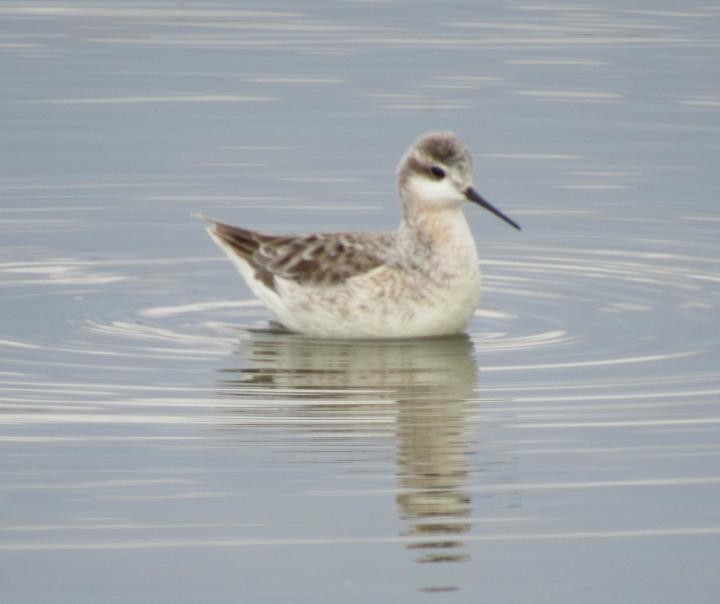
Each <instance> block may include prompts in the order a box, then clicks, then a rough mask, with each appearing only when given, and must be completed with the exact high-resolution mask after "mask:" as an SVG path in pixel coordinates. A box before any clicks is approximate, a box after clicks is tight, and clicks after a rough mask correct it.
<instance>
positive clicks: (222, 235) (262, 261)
mask: <svg viewBox="0 0 720 604" xmlns="http://www.w3.org/2000/svg"><path fill="white" fill-rule="evenodd" d="M210 228H211V231H212V233H213V234H214V235H215V236H217V237H218V238H219V239H220V240H222V242H223V243H224V244H225V245H226V246H228V247H229V248H231V249H232V250H233V251H234V252H235V253H236V254H238V255H239V256H240V257H241V258H243V260H245V261H246V262H247V263H248V264H249V265H250V266H251V267H252V268H253V270H254V271H255V277H256V278H257V279H259V280H260V281H262V283H263V284H265V285H266V286H267V287H270V288H272V289H273V290H275V289H276V277H281V278H283V279H288V280H290V281H295V282H296V283H300V284H307V285H340V284H342V283H345V282H346V281H347V280H348V279H351V278H352V277H357V276H359V275H362V274H365V273H367V272H369V271H371V270H373V269H375V268H377V267H379V266H382V265H383V264H386V263H387V258H388V254H387V251H388V249H389V248H390V246H391V235H390V234H372V235H367V234H366V235H361V234H358V233H331V234H324V235H305V236H297V237H285V236H276V235H265V234H262V233H258V232H256V231H250V230H248V229H242V228H240V227H235V226H231V225H228V224H223V223H221V222H216V221H211V227H210Z"/></svg>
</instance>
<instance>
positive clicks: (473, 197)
mask: <svg viewBox="0 0 720 604" xmlns="http://www.w3.org/2000/svg"><path fill="white" fill-rule="evenodd" d="M465 197H467V198H468V199H469V200H470V201H474V202H475V203H476V204H478V205H480V206H482V207H483V208H485V209H486V210H489V211H490V212H492V213H493V214H495V216H497V217H498V218H502V219H503V220H504V221H505V222H507V223H508V224H511V225H512V226H514V227H515V228H516V229H517V230H518V231H521V230H522V229H521V228H520V225H519V224H518V223H517V222H515V221H514V220H513V219H512V218H508V217H507V216H505V214H503V213H502V212H501V211H500V210H498V209H497V208H496V207H495V206H494V205H492V204H491V203H490V202H489V201H485V200H484V199H483V198H482V197H481V195H480V193H478V192H477V191H476V190H475V189H473V188H472V187H468V188H467V189H466V190H465Z"/></svg>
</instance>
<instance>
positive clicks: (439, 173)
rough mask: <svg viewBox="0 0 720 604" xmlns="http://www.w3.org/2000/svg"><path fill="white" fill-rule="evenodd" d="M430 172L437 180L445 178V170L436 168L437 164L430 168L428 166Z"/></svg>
mask: <svg viewBox="0 0 720 604" xmlns="http://www.w3.org/2000/svg"><path fill="white" fill-rule="evenodd" d="M430 173H431V174H432V175H433V176H434V177H435V178H437V179H439V180H442V179H443V178H445V170H443V169H442V168H438V167H437V166H433V167H432V168H430Z"/></svg>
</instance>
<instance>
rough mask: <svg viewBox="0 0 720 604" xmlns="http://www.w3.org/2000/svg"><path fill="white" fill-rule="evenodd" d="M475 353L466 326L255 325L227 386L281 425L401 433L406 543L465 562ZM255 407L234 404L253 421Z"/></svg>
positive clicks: (339, 432)
mask: <svg viewBox="0 0 720 604" xmlns="http://www.w3.org/2000/svg"><path fill="white" fill-rule="evenodd" d="M473 353H474V351H473V345H472V342H471V340H470V339H469V338H468V337H467V336H456V337H450V338H430V339H419V340H397V341H392V340H391V341H333V340H314V339H310V338H306V337H303V336H298V335H293V334H285V333H276V332H255V333H251V334H248V335H247V341H245V342H243V344H242V346H241V348H240V350H239V351H238V354H239V358H238V366H236V367H233V368H231V369H226V370H224V375H225V376H226V378H229V379H224V380H223V381H222V382H221V384H220V389H221V392H222V393H223V394H224V395H225V396H229V397H239V398H247V399H255V400H257V399H258V398H259V397H260V396H262V399H263V400H265V401H272V404H267V405H266V409H264V410H263V417H264V418H265V420H264V421H267V424H268V426H269V425H272V426H273V428H275V429H277V428H282V427H283V424H284V427H285V429H291V430H298V429H300V430H303V431H310V432H311V433H312V434H314V435H317V434H318V433H322V434H324V435H328V433H331V434H332V435H333V436H338V437H342V436H346V435H348V434H352V433H357V432H362V433H363V434H368V431H369V430H371V431H370V433H371V434H375V435H376V436H377V435H378V433H379V434H380V435H383V434H384V435H387V436H392V437H394V440H395V442H396V459H397V464H396V473H397V481H398V494H397V496H396V500H397V506H398V513H399V516H400V518H401V520H402V522H403V524H404V525H405V527H404V529H403V534H404V535H406V536H409V537H412V539H409V542H408V546H407V547H408V549H410V550H412V551H413V552H414V554H415V555H414V558H415V560H416V561H417V562H422V563H426V562H458V561H463V560H465V559H467V554H466V553H465V551H464V544H463V542H462V535H463V534H464V533H466V532H468V531H469V530H470V526H471V525H470V514H471V500H470V496H469V493H468V492H467V491H466V490H465V487H466V485H467V483H468V480H469V467H468V460H467V456H468V454H469V453H470V448H471V444H472V419H473V417H474V408H475V405H476V402H475V388H476V384H477V366H476V362H475V359H474V354H473ZM283 400H285V401H287V402H286V404H285V405H283V403H282V402H281V401H283ZM298 401H302V403H301V404H298ZM248 409H250V410H248ZM257 410H258V405H255V406H251V407H247V406H244V405H238V406H237V408H233V409H232V413H233V415H234V417H237V419H238V422H237V423H238V425H240V424H242V425H247V422H243V421H242V420H243V415H249V414H251V413H252V412H253V411H254V412H255V413H257ZM273 414H274V415H273ZM268 418H269V419H268ZM262 424H263V421H255V422H253V424H252V425H253V426H254V427H255V426H258V425H262Z"/></svg>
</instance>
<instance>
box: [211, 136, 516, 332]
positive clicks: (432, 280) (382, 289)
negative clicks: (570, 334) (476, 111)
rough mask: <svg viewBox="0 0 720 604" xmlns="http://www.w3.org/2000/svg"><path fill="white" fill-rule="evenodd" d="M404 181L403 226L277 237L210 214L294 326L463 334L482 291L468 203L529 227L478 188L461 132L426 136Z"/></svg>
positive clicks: (230, 249) (403, 167)
mask: <svg viewBox="0 0 720 604" xmlns="http://www.w3.org/2000/svg"><path fill="white" fill-rule="evenodd" d="M397 183H398V194H399V199H400V206H401V209H402V217H401V220H400V225H399V227H398V228H397V230H395V231H388V232H336V233H313V234H306V235H270V234H265V233H260V232H257V231H253V230H249V229H246V228H241V227H237V226H232V225H229V224H225V223H222V222H219V221H217V220H214V219H211V218H208V217H205V216H201V218H203V220H205V221H206V223H207V231H208V233H209V234H210V236H211V237H212V239H213V240H214V241H215V242H216V243H217V244H218V245H219V246H220V247H221V248H222V249H223V250H224V252H225V253H226V254H227V255H228V257H229V258H230V260H232V262H233V263H234V264H235V266H236V267H237V269H238V271H239V272H240V274H241V275H242V276H243V278H244V279H245V281H246V283H247V285H248V286H249V288H250V289H251V290H252V292H253V293H254V294H255V296H257V298H259V299H260V301H261V302H262V303H263V304H264V305H265V306H266V307H267V308H268V310H269V311H270V313H271V315H272V317H273V319H274V323H275V324H279V326H281V327H282V328H284V329H285V330H287V331H290V332H294V333H298V334H303V335H305V336H309V337H313V338H332V339H390V338H418V337H433V336H447V335H452V334H459V333H462V332H463V331H464V330H465V329H466V327H467V325H468V324H469V322H470V319H471V318H472V315H473V313H474V311H475V309H476V307H477V304H478V302H479V298H480V291H481V273H480V264H479V260H478V254H477V249H476V245H475V240H474V238H473V235H472V232H471V230H470V227H469V225H468V223H467V221H466V219H465V215H464V213H463V206H464V205H465V203H467V202H468V201H469V202H472V203H475V204H477V205H479V206H481V207H483V208H485V209H486V210H489V211H490V212H491V213H493V214H495V215H496V216H498V217H499V218H501V219H502V220H504V221H505V222H507V223H508V224H510V225H511V226H513V227H514V228H516V229H518V230H520V225H519V224H518V223H517V222H515V221H514V220H512V219H511V218H509V217H508V216H506V215H505V214H504V213H502V212H501V211H500V210H498V209H497V208H496V207H495V206H493V205H492V204H491V203H490V202H488V201H486V200H485V199H484V198H483V197H482V196H481V195H480V194H479V193H478V192H477V191H476V190H475V188H474V187H473V182H472V160H471V157H470V153H469V152H468V151H467V149H466V148H465V146H464V144H463V143H462V142H461V141H460V139H459V138H458V137H457V136H456V135H455V134H453V133H451V132H431V133H428V134H424V135H422V136H420V137H419V138H418V139H417V140H416V141H415V143H414V144H413V145H412V146H411V147H410V148H409V149H408V150H407V152H406V153H405V154H404V155H403V157H402V159H401V160H400V163H399V164H398V168H397Z"/></svg>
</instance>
